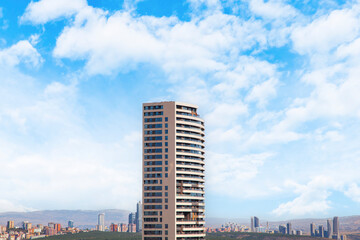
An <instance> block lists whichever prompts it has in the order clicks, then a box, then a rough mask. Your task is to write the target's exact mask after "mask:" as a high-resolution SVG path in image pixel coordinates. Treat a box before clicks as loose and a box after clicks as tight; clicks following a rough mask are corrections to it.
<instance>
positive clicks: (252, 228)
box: [250, 217, 255, 232]
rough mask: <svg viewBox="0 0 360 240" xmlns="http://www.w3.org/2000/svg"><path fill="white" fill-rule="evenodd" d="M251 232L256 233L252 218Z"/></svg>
mask: <svg viewBox="0 0 360 240" xmlns="http://www.w3.org/2000/svg"><path fill="white" fill-rule="evenodd" d="M250 229H251V232H254V229H255V227H254V217H251V226H250Z"/></svg>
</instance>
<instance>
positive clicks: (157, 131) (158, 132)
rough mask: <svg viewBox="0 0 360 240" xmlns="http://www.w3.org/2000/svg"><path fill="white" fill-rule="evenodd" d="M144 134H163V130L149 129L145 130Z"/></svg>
mask: <svg viewBox="0 0 360 240" xmlns="http://www.w3.org/2000/svg"><path fill="white" fill-rule="evenodd" d="M144 134H162V130H148V131H144Z"/></svg>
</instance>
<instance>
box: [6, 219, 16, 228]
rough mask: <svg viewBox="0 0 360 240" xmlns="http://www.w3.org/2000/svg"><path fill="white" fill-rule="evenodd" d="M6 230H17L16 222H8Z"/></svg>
mask: <svg viewBox="0 0 360 240" xmlns="http://www.w3.org/2000/svg"><path fill="white" fill-rule="evenodd" d="M6 228H7V229H8V230H9V229H12V228H15V224H14V221H8V222H7V225H6Z"/></svg>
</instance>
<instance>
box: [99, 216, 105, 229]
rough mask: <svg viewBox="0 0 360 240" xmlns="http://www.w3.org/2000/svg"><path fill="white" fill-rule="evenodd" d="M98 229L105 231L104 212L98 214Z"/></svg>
mask: <svg viewBox="0 0 360 240" xmlns="http://www.w3.org/2000/svg"><path fill="white" fill-rule="evenodd" d="M98 230H99V231H105V213H100V214H99V215H98Z"/></svg>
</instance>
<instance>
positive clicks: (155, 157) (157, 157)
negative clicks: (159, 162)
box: [144, 155, 162, 159]
mask: <svg viewBox="0 0 360 240" xmlns="http://www.w3.org/2000/svg"><path fill="white" fill-rule="evenodd" d="M161 158H162V155H146V156H144V159H161Z"/></svg>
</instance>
